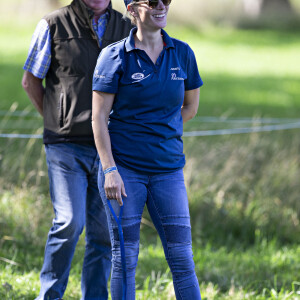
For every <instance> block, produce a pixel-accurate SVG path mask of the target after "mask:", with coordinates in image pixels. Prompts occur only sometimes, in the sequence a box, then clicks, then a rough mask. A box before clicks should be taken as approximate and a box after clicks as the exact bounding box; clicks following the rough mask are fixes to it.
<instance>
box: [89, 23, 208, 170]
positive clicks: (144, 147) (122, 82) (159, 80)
mask: <svg viewBox="0 0 300 300" xmlns="http://www.w3.org/2000/svg"><path fill="white" fill-rule="evenodd" d="M136 31H137V29H136V28H133V29H132V30H131V32H130V35H129V37H128V38H126V39H124V40H122V41H120V42H117V43H114V44H112V45H110V46H108V47H106V48H105V49H103V50H102V52H101V54H100V55H99V58H98V61H97V65H96V68H95V72H94V78H93V90H94V91H101V92H106V93H112V94H115V100H114V103H113V107H112V111H111V113H110V116H109V125H108V129H109V134H110V138H111V145H112V152H113V156H114V159H115V161H116V163H117V164H120V165H122V166H124V167H127V168H129V169H133V170H135V171H138V172H141V173H144V174H149V175H152V174H158V173H164V172H172V171H175V170H178V169H180V168H183V166H184V164H185V156H184V154H183V143H182V139H181V136H182V132H183V122H182V117H181V107H182V105H183V100H184V93H185V91H186V90H193V89H196V88H199V87H200V86H201V85H202V84H203V82H202V80H201V78H200V75H199V72H198V68H197V63H196V59H195V55H194V53H193V51H192V49H191V48H190V47H189V46H188V45H187V44H186V43H184V42H182V41H179V40H176V39H173V38H170V37H169V36H168V34H167V33H166V32H165V31H164V30H162V36H163V40H164V48H163V51H162V52H161V54H160V56H159V58H158V59H157V62H156V63H155V64H154V63H153V62H152V60H151V59H150V58H149V56H148V55H147V54H146V52H145V51H143V50H140V49H136V48H135V43H134V34H135V33H136Z"/></svg>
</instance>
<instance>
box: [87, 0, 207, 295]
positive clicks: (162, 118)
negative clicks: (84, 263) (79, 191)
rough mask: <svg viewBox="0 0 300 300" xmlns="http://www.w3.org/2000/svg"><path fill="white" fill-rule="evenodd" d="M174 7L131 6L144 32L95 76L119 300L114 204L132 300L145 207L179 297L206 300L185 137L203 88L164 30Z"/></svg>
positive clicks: (185, 50) (165, 2) (183, 51)
mask: <svg viewBox="0 0 300 300" xmlns="http://www.w3.org/2000/svg"><path fill="white" fill-rule="evenodd" d="M170 3H171V0H159V1H137V0H129V1H127V2H126V3H125V4H126V5H127V10H128V12H129V14H130V15H131V17H132V18H133V20H134V23H135V24H136V26H137V28H134V29H132V31H131V33H130V35H129V37H128V38H127V39H125V40H122V41H120V42H118V43H115V44H113V45H111V46H109V47H107V48H105V49H104V50H103V51H102V53H101V55H100V56H99V59H98V63H97V66H96V69H95V73H94V82H93V90H94V92H93V130H94V137H95V142H96V146H97V149H98V152H99V155H100V159H101V162H102V166H103V170H104V174H105V175H102V176H99V184H100V185H102V184H104V181H105V185H104V188H105V194H106V197H107V199H108V200H106V201H105V206H106V212H107V215H108V222H109V227H110V234H111V242H112V251H113V261H112V262H113V271H112V277H111V294H112V299H113V300H115V299H122V289H123V288H124V285H123V283H122V276H123V273H122V260H121V252H122V251H120V246H121V244H122V243H120V240H122V239H121V238H120V236H119V232H118V226H117V223H116V221H115V220H114V218H113V215H112V212H111V211H110V209H109V207H108V203H109V204H111V206H112V207H113V210H114V211H115V213H116V214H117V215H118V214H119V213H120V209H121V210H122V213H123V218H122V230H123V235H124V244H125V253H126V280H127V293H126V299H127V300H131V299H135V269H136V265H137V261H138V252H139V231H140V222H141V217H142V213H143V209H144V206H145V204H146V205H147V207H148V210H149V213H150V216H151V218H152V221H153V223H154V225H155V227H156V229H157V231H158V233H159V235H160V238H161V241H162V244H163V247H164V251H165V256H166V259H167V261H168V263H169V266H170V269H171V272H172V275H173V283H174V288H175V293H176V298H177V299H188V300H191V299H193V300H198V299H201V297H200V290H199V284H198V280H197V277H196V274H195V270H194V262H193V253H192V242H191V227H190V216H189V208H188V199H187V195H186V189H185V185H184V178H183V171H182V168H183V167H184V164H185V156H184V154H183V144H182V139H181V136H182V131H183V128H182V124H183V123H184V122H186V121H188V120H189V119H191V118H192V117H194V116H195V114H196V112H197V109H198V102H199V93H200V89H199V88H200V86H201V85H202V84H203V83H202V80H201V78H200V76H199V73H198V69H197V65H196V60H195V56H194V53H193V51H192V50H191V49H190V47H189V46H188V45H187V44H186V43H184V42H181V41H178V40H176V39H173V38H170V37H169V36H168V35H167V33H166V32H165V31H164V30H162V28H164V27H165V26H166V23H167V20H166V18H167V13H168V10H169V5H170ZM108 121H109V125H108V126H107V124H108ZM103 196H104V197H102V199H105V195H103ZM120 234H121V233H120ZM123 269H124V268H123Z"/></svg>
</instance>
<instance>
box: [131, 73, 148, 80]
mask: <svg viewBox="0 0 300 300" xmlns="http://www.w3.org/2000/svg"><path fill="white" fill-rule="evenodd" d="M144 77H145V75H144V74H143V73H134V74H133V75H132V76H131V78H132V79H134V80H141V79H143V78H144Z"/></svg>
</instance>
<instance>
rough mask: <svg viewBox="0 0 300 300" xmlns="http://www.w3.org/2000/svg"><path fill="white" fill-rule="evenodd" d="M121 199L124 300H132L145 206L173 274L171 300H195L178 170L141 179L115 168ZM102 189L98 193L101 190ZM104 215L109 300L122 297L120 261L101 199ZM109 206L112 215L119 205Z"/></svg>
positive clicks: (188, 228)
mask: <svg viewBox="0 0 300 300" xmlns="http://www.w3.org/2000/svg"><path fill="white" fill-rule="evenodd" d="M118 170H119V173H120V175H121V177H122V179H123V182H124V185H125V190H126V193H127V197H123V203H124V208H123V209H124V210H123V217H122V229H123V235H124V243H125V254H126V269H127V295H126V300H134V299H135V270H136V266H137V261H138V254H139V240H140V223H141V218H142V213H143V210H144V206H145V204H146V205H147V208H148V211H149V214H150V216H151V219H152V221H153V224H154V225H155V227H156V230H157V232H158V234H159V236H160V239H161V242H162V245H163V248H164V252H165V257H166V259H167V262H168V264H169V267H170V269H171V272H172V276H173V285H174V289H175V294H176V299H180V300H200V299H201V296H200V289H199V284H198V280H197V277H196V274H195V266H194V261H193V252H192V239H191V226H190V215H189V207H188V199H187V194H186V188H185V184H184V178H183V171H182V169H181V170H178V171H175V172H172V173H164V174H159V175H152V176H148V175H143V174H140V173H137V172H135V171H133V170H129V169H127V168H123V167H121V166H118ZM98 180H99V184H100V186H103V185H102V184H104V180H105V179H104V175H103V172H100V173H99V178H98ZM102 191H103V190H102ZM101 196H103V197H101V198H102V200H103V201H104V202H105V203H104V206H105V209H106V214H107V216H108V218H107V219H108V224H109V230H110V237H111V244H112V275H111V296H112V300H121V299H122V285H123V282H122V276H123V273H122V262H121V252H120V241H119V234H118V227H117V223H116V221H115V220H114V218H113V216H112V214H111V211H110V209H109V207H108V205H107V201H108V200H107V199H106V197H105V195H101ZM109 201H111V205H112V207H113V209H114V211H115V213H116V214H117V215H119V212H120V206H119V205H118V203H117V201H116V200H109Z"/></svg>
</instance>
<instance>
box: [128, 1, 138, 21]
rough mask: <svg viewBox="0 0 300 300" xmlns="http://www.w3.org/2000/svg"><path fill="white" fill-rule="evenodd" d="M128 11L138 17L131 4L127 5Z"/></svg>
mask: <svg viewBox="0 0 300 300" xmlns="http://www.w3.org/2000/svg"><path fill="white" fill-rule="evenodd" d="M127 11H128V12H129V13H130V14H131V15H132V16H133V17H134V18H135V17H136V16H137V13H136V11H135V10H134V6H133V5H132V4H131V3H130V4H128V5H127Z"/></svg>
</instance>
